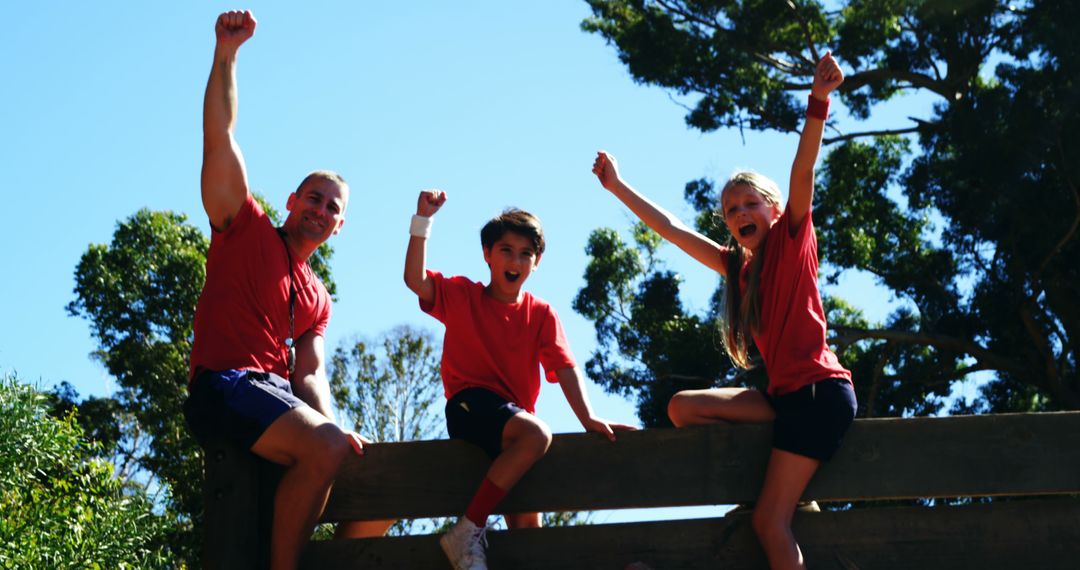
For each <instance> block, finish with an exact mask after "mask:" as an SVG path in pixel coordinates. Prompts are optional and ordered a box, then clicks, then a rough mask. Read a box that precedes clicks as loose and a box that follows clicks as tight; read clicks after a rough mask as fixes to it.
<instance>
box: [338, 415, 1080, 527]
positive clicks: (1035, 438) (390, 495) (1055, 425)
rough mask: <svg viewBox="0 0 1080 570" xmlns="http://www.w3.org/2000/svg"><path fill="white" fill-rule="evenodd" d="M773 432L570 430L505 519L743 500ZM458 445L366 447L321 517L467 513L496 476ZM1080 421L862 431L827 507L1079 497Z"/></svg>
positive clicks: (953, 421)
mask: <svg viewBox="0 0 1080 570" xmlns="http://www.w3.org/2000/svg"><path fill="white" fill-rule="evenodd" d="M770 436H771V426H769V425H732V426H721V425H716V426H702V427H696V428H684V429H652V430H643V431H640V432H629V433H620V434H619V439H618V441H617V442H616V443H610V442H608V441H606V440H603V439H602V438H601V437H600V436H599V435H596V434H562V435H558V436H556V437H555V441H554V442H553V443H552V446H551V450H550V451H549V452H548V454H547V455H546V456H545V457H544V458H543V459H542V460H541V461H540V462H539V463H537V465H536V466H535V467H534V468H533V469H532V470H531V471H530V472H529V473H528V474H527V475H526V476H525V478H524V479H522V481H521V483H519V484H518V486H517V487H515V488H514V490H513V491H512V492H511V494H510V496H509V497H507V500H506V501H504V503H503V504H502V505H500V509H501V510H500V512H521V511H533V510H538V511H564V510H565V511H569V510H593V509H614V508H637V507H658V506H679V505H707V504H731V503H744V502H748V501H751V500H753V499H754V498H755V497H756V496H757V494H758V490H759V488H760V484H761V480H762V476H763V474H764V470H765V464H766V461H767V459H768V453H769V441H770ZM487 465H488V460H487V458H486V456H484V454H483V453H482V452H480V451H479V450H478V449H476V448H474V447H472V446H470V445H468V444H465V443H462V442H459V441H423V442H409V443H396V444H374V445H370V446H368V449H367V453H366V455H365V456H364V457H362V458H350V459H349V460H348V461H347V462H346V464H345V465H344V466H343V468H342V471H341V473H340V475H339V478H338V482H337V484H336V485H335V487H334V492H333V494H332V496H331V499H330V503H329V504H328V506H327V511H326V513H325V515H324V519H325V520H329V521H336V520H349V519H381V518H394V517H401V518H417V517H427V516H445V515H456V514H459V513H461V512H462V511H463V510H464V508H465V506H466V504H467V502H468V500H469V499H470V497H471V496H472V494H473V493H474V492H475V490H476V487H477V485H478V484H479V482H480V480H481V479H482V477H483V474H484V472H485V471H486V469H487ZM1078 490H1080V412H1062V413H1046V414H1003V415H989V416H964V417H949V418H916V419H877V420H859V421H856V422H855V424H854V426H853V427H852V429H851V431H850V433H849V434H848V437H847V441H846V443H845V445H844V447H843V448H842V449H841V450H840V452H839V453H838V454H837V456H836V457H835V458H834V459H833V461H831V462H830V463H828V464H827V465H825V466H824V467H823V468H822V469H821V471H820V472H819V473H818V474H817V476H815V478H814V480H813V481H811V484H810V486H809V488H808V489H807V492H806V497H808V498H814V499H817V500H819V501H847V500H859V499H884V498H915V497H951V496H964V495H971V496H977V495H1026V494H1056V493H1075V492H1077V491H1078Z"/></svg>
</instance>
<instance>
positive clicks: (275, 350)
mask: <svg viewBox="0 0 1080 570" xmlns="http://www.w3.org/2000/svg"><path fill="white" fill-rule="evenodd" d="M292 265H293V267H292V280H293V285H294V287H295V288H296V307H295V310H294V313H295V324H294V334H295V336H294V337H293V338H294V339H297V338H300V337H301V336H303V335H304V334H305V333H308V332H312V333H314V334H317V335H320V336H321V335H324V334H325V332H326V325H327V324H328V323H329V322H330V295H329V294H328V293H327V292H326V287H324V286H323V284H322V281H320V280H319V278H318V277H317V276H316V275H315V273H314V272H312V270H311V267H310V266H309V265H308V264H307V261H306V260H301V259H296V258H295V257H293V260H292ZM194 329H195V341H194V343H193V346H192V348H191V375H192V376H194V375H195V372H196V371H197V370H199V369H206V370H228V369H233V368H237V369H243V370H258V371H260V372H272V373H274V374H277V375H279V376H281V377H283V378H288V377H289V372H288V360H287V358H288V353H287V350H286V348H285V339H286V338H288V336H289V256H288V254H287V253H286V251H285V242H284V241H283V240H282V239H281V236H279V235H278V233H277V229H276V228H275V227H274V226H273V224H271V223H270V219H269V218H268V217H267V216H266V213H264V212H263V210H262V208H261V207H259V204H258V203H257V202H255V199H254V198H252V196H251V195H250V194H248V197H247V200H246V201H245V202H244V205H243V206H241V208H240V211H239V212H237V214H236V217H235V218H234V219H233V221H232V223H231V224H229V227H228V228H226V230H225V231H223V232H219V231H217V230H211V236H210V250H209V251H208V252H207V253H206V284H205V285H204V286H203V290H202V294H201V295H200V296H199V304H198V305H197V306H196V307H195V325H194Z"/></svg>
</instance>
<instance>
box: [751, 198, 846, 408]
mask: <svg viewBox="0 0 1080 570" xmlns="http://www.w3.org/2000/svg"><path fill="white" fill-rule="evenodd" d="M788 219H789V218H788V214H787V211H786V210H785V211H784V213H783V215H781V216H780V219H779V220H777V221H776V223H775V224H774V225H773V227H772V229H771V230H770V231H769V241H768V243H767V244H766V245H765V261H764V264H763V265H762V268H761V281H760V285H759V287H760V290H759V293H760V296H759V299H760V301H761V329H760V330H759V331H758V334H755V335H754V343H755V344H756V345H757V347H758V351H759V352H761V357H762V358H763V359H764V360H765V371H766V372H767V373H768V375H769V388H768V391H769V394H772V395H781V394H787V393H790V392H794V391H795V390H798V389H799V388H802V387H803V386H806V385H809V384H813V383H815V382H819V381H821V380H826V379H828V378H843V379H846V380H847V381H848V382H851V372H850V371H848V370H847V369H846V368H844V367H843V366H841V365H840V361H839V360H837V358H836V355H835V354H833V352H832V350H829V345H828V344H827V343H826V342H825V329H826V327H827V324H826V322H825V310H824V308H822V306H821V293H820V292H819V291H818V282H817V272H818V257H817V235H816V234H815V233H814V222H813V219H812V216H811V212H807V213H806V217H805V218H804V219H803V222H802V225H801V226H800V227H799V228H797V230H796V232H795V235H794V237H792V235H791V232H790V230H789V221H788ZM741 273H742V274H743V275H745V274H746V267H744V268H743V271H742V272H741Z"/></svg>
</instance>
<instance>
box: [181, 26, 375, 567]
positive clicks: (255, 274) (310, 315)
mask: <svg viewBox="0 0 1080 570" xmlns="http://www.w3.org/2000/svg"><path fill="white" fill-rule="evenodd" d="M215 32H216V36H217V45H216V48H215V50H214V63H213V68H212V69H211V71H210V79H209V81H208V82H207V85H206V97H205V99H204V102H203V105H204V107H203V167H202V201H203V207H204V208H205V210H206V214H207V215H208V216H209V218H210V225H211V227H212V229H213V231H212V237H211V241H210V250H209V252H208V253H207V258H206V285H205V286H204V288H203V291H202V295H201V296H200V297H199V303H198V306H197V308H196V311H195V326H194V329H195V340H194V345H193V348H192V353H191V380H190V385H189V392H190V395H189V397H188V401H187V402H186V403H185V405H184V412H185V415H186V416H187V419H188V423H189V425H190V426H191V428H192V431H193V432H194V433H195V435H196V437H198V438H199V439H200V440H204V439H205V438H206V437H208V436H210V435H221V436H226V437H230V438H232V439H234V440H236V441H238V442H240V443H241V444H242V445H244V446H245V447H248V448H249V449H250V450H251V451H252V452H253V453H255V454H256V455H259V456H260V457H263V458H265V459H267V460H270V461H273V462H275V463H279V464H282V465H285V466H287V470H286V472H285V474H284V476H283V477H282V479H281V482H280V484H279V485H278V489H277V493H276V495H275V498H274V521H273V530H272V536H271V560H272V566H271V567H272V568H274V569H279V568H290V569H291V568H295V567H296V565H297V563H298V560H299V557H300V553H301V551H302V550H303V547H304V545H305V544H306V543H307V541H308V540H309V539H310V536H311V530H312V528H313V527H314V525H315V523H316V522H317V521H318V517H319V515H320V514H321V513H322V510H323V508H324V507H325V505H326V499H327V497H328V495H329V493H330V487H331V485H332V483H333V480H334V477H335V476H336V474H337V471H338V467H339V466H340V464H341V462H342V460H343V459H344V458H345V457H346V455H347V454H348V453H349V450H350V447H351V448H352V449H353V450H354V451H355V452H356V453H357V454H362V453H363V444H362V440H361V439H360V437H359V436H358V435H356V434H353V433H351V432H346V431H343V430H342V429H341V428H339V427H338V426H337V425H335V424H334V420H333V412H332V411H331V408H330V401H331V399H330V387H329V384H328V383H327V380H326V370H325V348H324V339H323V335H324V332H325V330H326V325H327V323H328V322H329V319H330V297H329V295H328V293H327V291H326V288H325V287H324V286H323V284H322V282H321V281H320V280H319V279H318V277H316V276H315V274H314V273H313V272H312V270H311V267H310V266H309V265H308V263H307V259H308V258H309V257H310V256H311V254H312V253H313V252H314V251H315V250H316V249H317V248H318V247H319V245H321V244H322V243H323V242H325V241H326V240H327V239H328V238H329V237H330V236H331V235H333V234H336V233H337V232H338V231H339V230H340V229H341V226H342V224H344V222H345V207H346V205H347V204H348V200H349V187H348V185H347V184H346V183H345V180H344V179H342V178H341V177H340V176H339V175H337V174H335V173H332V172H327V171H317V172H313V173H311V174H309V175H308V176H307V177H306V178H305V179H304V180H303V182H302V183H301V184H300V187H299V188H297V190H296V192H295V193H293V194H291V195H290V196H289V198H288V202H287V203H286V208H287V210H288V212H289V214H288V218H287V219H286V220H285V223H284V224H283V225H282V227H281V228H274V227H273V226H272V224H271V223H270V220H269V218H267V216H266V214H265V213H264V212H263V210H262V208H261V207H259V205H258V203H256V202H255V201H254V199H253V198H252V195H251V193H250V192H249V190H248V182H247V175H246V173H245V167H244V160H243V157H242V155H241V154H240V149H239V147H238V146H237V144H236V141H235V139H234V138H233V127H234V124H235V119H236V110H237V97H236V56H237V51H238V50H239V48H240V46H241V45H242V44H243V43H244V42H245V41H247V40H248V39H249V38H250V37H251V36H252V35H253V34H254V33H255V18H254V17H253V16H252V14H251V12H240V11H232V12H225V13H223V14H221V15H220V16H219V17H218V19H217V24H216V26H215Z"/></svg>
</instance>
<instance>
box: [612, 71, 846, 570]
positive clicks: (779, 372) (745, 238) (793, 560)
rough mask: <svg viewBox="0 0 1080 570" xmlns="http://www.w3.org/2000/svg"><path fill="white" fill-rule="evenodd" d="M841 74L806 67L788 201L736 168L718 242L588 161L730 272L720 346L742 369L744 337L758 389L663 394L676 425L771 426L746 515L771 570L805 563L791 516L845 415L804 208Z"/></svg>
mask: <svg viewBox="0 0 1080 570" xmlns="http://www.w3.org/2000/svg"><path fill="white" fill-rule="evenodd" d="M843 80H844V77H843V74H842V73H841V71H840V66H839V65H838V64H837V63H836V60H835V59H834V58H833V57H832V54H831V53H827V54H826V55H825V57H823V58H822V59H821V61H819V62H818V64H817V69H816V70H815V73H814V81H813V85H812V87H811V89H810V102H809V105H808V107H807V111H806V125H805V126H804V128H803V131H802V135H801V137H800V138H799V148H798V151H797V152H796V154H795V162H794V164H792V166H791V181H790V192H789V196H788V203H787V207H786V208H785V207H783V206H782V204H781V202H780V192H779V189H778V188H777V186H776V184H775V183H774V182H772V181H771V180H769V179H768V178H765V177H764V176H761V175H760V174H756V173H753V172H742V173H738V174H736V175H735V176H733V177H732V178H731V179H730V180H729V181H728V182H727V184H725V185H724V188H723V190H722V191H721V193H720V204H721V211H720V215H721V216H722V218H723V220H724V223H725V225H726V226H727V228H728V231H729V232H730V233H731V238H732V239H731V242H729V244H728V245H719V244H717V243H716V242H714V241H712V240H711V239H709V238H708V237H705V236H703V235H701V234H699V233H697V232H696V231H694V230H693V229H691V228H689V227H687V226H686V225H685V224H683V223H682V222H681V221H679V220H678V219H677V218H675V217H674V216H673V215H671V214H670V213H668V212H667V211H665V210H664V209H663V208H661V207H659V206H657V205H656V204H654V203H653V202H651V201H650V200H649V199H648V198H645V197H644V196H642V195H641V194H639V193H638V192H637V191H636V190H634V189H633V188H631V187H630V186H628V185H627V184H626V183H625V182H623V180H622V178H621V177H620V176H619V169H618V164H617V163H616V161H615V158H614V157H612V156H611V155H609V154H607V153H605V152H602V151H601V152H599V153H598V154H597V157H596V162H595V163H594V164H593V173H594V174H596V176H597V177H598V178H599V179H600V184H601V185H603V187H604V188H606V189H607V190H609V191H610V192H611V193H612V194H614V195H615V196H616V197H617V198H619V200H621V201H622V202H623V203H624V204H626V205H627V206H628V207H629V208H630V209H631V210H632V211H633V212H634V214H636V215H637V216H638V217H639V218H641V220H642V221H644V222H645V223H646V224H648V225H649V227H651V228H652V229H653V230H655V231H656V232H657V233H659V234H660V235H661V236H663V237H664V238H665V239H667V240H668V241H670V242H672V243H674V244H675V245H677V246H678V247H679V248H680V249H682V250H683V251H685V252H686V253H689V254H690V255H691V256H692V257H693V258H694V259H697V260H698V261H700V262H701V263H704V264H705V265H706V266H708V267H710V268H712V269H713V270H715V271H716V272H718V273H719V274H720V275H723V276H724V278H725V279H728V285H727V287H726V290H727V293H726V295H727V299H726V310H725V319H724V320H725V323H724V324H725V331H724V332H725V334H724V348H725V349H726V350H727V352H728V354H729V355H730V356H731V359H732V360H733V361H734V362H735V364H737V365H738V366H740V367H743V368H746V367H748V366H749V364H750V361H749V358H748V355H747V348H748V346H747V345H748V343H749V339H750V338H753V340H754V343H755V344H756V345H757V348H758V352H760V353H761V357H762V360H763V361H764V364H765V370H766V371H767V372H768V377H769V385H768V389H767V393H765V394H763V393H761V392H758V391H756V390H749V389H745V388H715V389H710V390H688V391H683V392H679V393H678V394H676V395H675V396H674V397H673V398H672V399H671V402H670V403H669V404H668V415H669V416H670V417H671V421H672V422H673V423H674V424H675V425H676V426H679V427H681V426H687V425H699V424H708V423H717V422H728V421H730V422H766V421H772V422H774V424H773V425H774V428H773V443H772V445H773V449H772V452H771V455H770V458H769V466H768V469H767V470H766V473H765V482H764V484H763V485H762V489H761V495H760V497H759V498H758V501H757V504H756V506H755V508H754V514H753V525H754V530H755V532H756V533H757V535H758V538H759V539H760V541H761V545H762V547H763V548H764V550H765V554H766V555H767V556H768V558H769V564H770V566H771V567H772V568H774V569H788V568H805V567H806V566H805V563H804V561H803V556H802V552H801V551H800V550H799V545H798V544H797V543H796V542H795V538H794V536H793V535H792V534H791V519H792V516H793V514H794V511H795V507H796V505H797V503H798V501H799V497H800V496H801V495H802V493H803V490H804V489H805V488H806V485H807V483H809V481H810V478H811V477H812V476H813V474H814V472H815V471H816V470H817V468H818V466H819V465H820V464H821V462H822V461H826V460H828V459H829V458H830V457H831V456H832V455H833V453H834V452H835V451H836V450H837V448H839V446H840V441H841V439H842V437H843V435H844V432H846V431H847V428H848V426H850V425H851V421H852V419H853V418H854V417H855V407H856V405H855V393H854V390H853V388H852V384H851V372H849V371H848V370H846V369H845V368H844V367H843V366H841V365H840V363H839V362H838V361H837V358H836V355H835V354H833V353H832V351H831V350H829V347H828V345H827V344H826V342H825V326H826V325H825V314H824V310H823V309H822V305H821V294H820V293H819V292H818V286H817V267H818V260H817V239H816V236H815V235H814V227H813V221H812V219H811V218H812V217H811V212H810V210H811V207H810V205H811V200H812V198H813V193H814V163H815V162H816V161H817V156H818V151H819V150H820V148H821V135H822V130H823V129H824V126H825V119H826V117H827V115H828V107H829V105H828V101H829V99H828V97H829V93H831V92H832V91H833V90H834V89H836V88H837V87H838V86H839V85H840V84H841V83H842V82H843Z"/></svg>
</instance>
